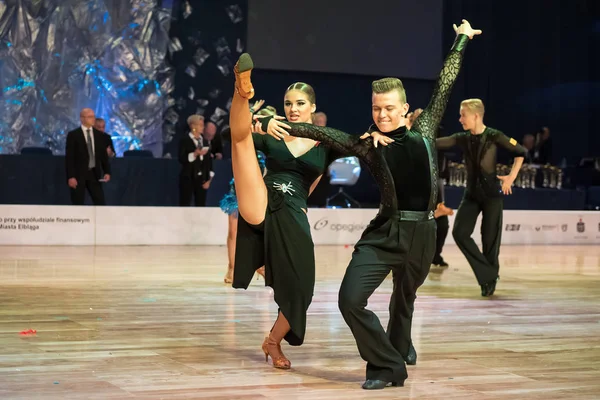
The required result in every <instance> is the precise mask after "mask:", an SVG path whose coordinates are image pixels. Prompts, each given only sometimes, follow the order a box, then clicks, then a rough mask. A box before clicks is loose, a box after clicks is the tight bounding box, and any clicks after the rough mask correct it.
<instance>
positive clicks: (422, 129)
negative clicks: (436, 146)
mask: <svg viewBox="0 0 600 400" xmlns="http://www.w3.org/2000/svg"><path fill="white" fill-rule="evenodd" d="M468 42H469V37H468V36H467V35H462V34H461V35H458V36H457V37H456V40H455V41H454V45H452V49H450V53H449V54H448V56H447V57H446V61H444V67H443V68H442V72H441V73H440V76H439V78H438V80H437V82H436V84H435V86H434V88H433V94H432V96H431V100H430V102H429V104H428V105H427V107H426V108H425V109H424V110H423V112H422V113H421V115H419V116H418V117H417V119H416V120H415V122H414V124H413V127H412V129H411V130H413V131H417V132H419V133H421V135H423V136H425V137H427V138H429V139H430V140H435V137H436V132H437V129H438V126H439V125H440V121H441V120H442V116H443V115H444V112H445V111H446V105H447V104H448V99H449V98H450V92H451V91H452V86H454V82H455V81H456V78H457V77H458V73H459V71H460V67H461V65H462V59H463V54H464V52H465V49H466V47H467V43H468Z"/></svg>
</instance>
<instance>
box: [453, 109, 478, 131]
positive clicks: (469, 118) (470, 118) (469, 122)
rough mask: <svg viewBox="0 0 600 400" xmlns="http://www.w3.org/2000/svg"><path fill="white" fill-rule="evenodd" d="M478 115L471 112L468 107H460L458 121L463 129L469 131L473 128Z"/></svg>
mask: <svg viewBox="0 0 600 400" xmlns="http://www.w3.org/2000/svg"><path fill="white" fill-rule="evenodd" d="M478 117H479V114H477V113H474V112H472V111H471V110H469V109H468V108H465V107H461V108H460V118H459V119H458V122H460V124H461V125H462V128H463V129H464V130H465V131H470V130H473V129H475V126H476V122H477V119H478Z"/></svg>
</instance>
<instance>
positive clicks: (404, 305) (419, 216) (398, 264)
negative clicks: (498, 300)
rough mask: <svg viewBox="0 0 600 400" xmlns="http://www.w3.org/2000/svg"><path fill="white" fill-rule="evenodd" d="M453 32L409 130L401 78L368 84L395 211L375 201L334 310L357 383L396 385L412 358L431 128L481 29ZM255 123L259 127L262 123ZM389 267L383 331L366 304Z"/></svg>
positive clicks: (429, 238)
mask: <svg viewBox="0 0 600 400" xmlns="http://www.w3.org/2000/svg"><path fill="white" fill-rule="evenodd" d="M454 30H455V31H456V33H457V38H456V41H455V42H454V45H453V46H452V49H451V50H450V54H449V55H448V57H447V58H446V61H445V62H444V67H443V68H442V72H441V74H440V77H439V79H438V81H437V83H436V85H435V87H434V91H433V95H432V98H431V101H430V103H429V105H428V106H427V108H425V110H424V111H423V113H422V114H421V115H420V116H419V118H417V119H416V120H415V123H414V125H413V127H412V129H410V130H407V129H406V119H405V118H406V113H407V111H408V108H409V105H408V103H407V102H406V93H405V91H404V86H403V85H402V82H401V81H400V80H399V79H397V78H383V79H380V80H377V81H375V82H373V84H372V89H373V96H372V102H373V106H372V114H373V121H374V122H375V125H374V126H372V127H371V129H370V131H372V133H371V136H372V137H373V141H374V145H375V146H377V144H378V143H379V144H382V145H384V146H386V147H384V148H382V149H381V150H382V154H383V156H384V158H385V161H386V164H387V165H388V167H389V170H390V171H391V174H392V177H393V182H394V185H393V186H394V187H395V191H396V199H395V200H397V202H396V203H397V210H400V211H396V212H394V213H393V214H392V215H390V214H389V213H388V212H387V211H388V209H389V208H387V207H385V206H383V205H382V206H381V207H380V212H379V214H377V216H376V217H375V219H373V221H371V223H370V224H369V226H368V227H367V229H366V230H365V231H364V232H363V235H362V237H361V239H360V240H359V241H358V243H357V244H356V246H355V249H354V253H353V254H352V261H351V262H350V265H349V266H348V269H347V270H346V274H345V276H344V280H343V281H342V286H341V288H340V293H339V307H340V311H341V312H342V315H343V317H344V319H345V320H346V323H347V324H348V326H349V327H350V329H351V330H352V333H353V335H354V338H355V339H356V344H357V346H358V350H359V352H360V355H361V357H362V358H363V359H364V360H365V361H367V371H366V372H367V373H366V375H367V379H366V381H365V383H364V384H363V386H362V387H363V389H383V388H385V387H386V386H388V385H390V384H391V385H392V386H402V385H403V384H404V380H405V379H406V378H407V372H406V366H405V364H404V363H405V360H406V361H409V362H410V363H411V364H412V363H414V362H416V353H415V352H414V348H413V347H412V343H411V333H410V332H411V322H412V315H413V310H414V302H415V299H416V291H417V289H418V288H419V286H421V284H423V282H424V280H425V278H426V277H427V274H428V273H429V268H430V267H431V261H432V259H433V255H434V252H435V231H436V224H435V221H434V220H433V218H434V210H435V208H436V203H437V185H438V177H437V175H438V173H437V162H436V161H437V160H436V153H435V139H436V133H437V130H438V127H439V124H440V120H441V118H442V115H443V114H444V111H445V109H446V104H447V102H448V98H449V97H450V91H451V89H452V86H453V85H454V81H455V80H456V78H457V76H458V72H459V70H460V66H461V64H462V59H463V53H464V51H465V48H466V45H467V43H468V41H469V39H471V38H473V36H474V35H479V34H481V31H480V30H474V29H472V28H471V25H470V24H469V22H468V21H466V20H463V23H462V24H461V26H460V27H456V25H454ZM263 123H266V122H263ZM267 126H268V128H267V131H266V132H267V133H268V134H270V135H272V136H275V137H278V138H282V137H284V136H285V135H286V134H288V130H289V134H291V135H293V136H299V137H308V138H311V139H313V140H319V141H321V142H323V144H325V145H328V146H333V148H334V149H336V150H337V148H336V146H335V145H342V146H343V143H342V142H346V143H349V145H348V146H347V149H348V150H349V151H352V150H353V149H354V148H353V147H352V146H353V141H352V140H351V139H348V138H349V137H351V135H348V134H344V133H343V132H340V131H336V130H335V129H331V128H326V127H317V126H314V125H310V124H294V123H289V122H286V123H284V122H282V121H277V120H276V119H271V120H270V121H269V122H268V124H267ZM258 129H260V130H262V124H261V127H259V128H258ZM376 131H379V132H383V133H385V134H386V135H387V136H386V135H382V134H380V133H379V132H376ZM367 136H368V134H366V135H363V137H367ZM355 148H358V146H355ZM355 153H356V154H349V155H356V156H358V157H364V156H365V153H362V154H361V152H360V151H355ZM371 172H372V173H375V174H378V173H383V171H371ZM379 189H380V191H381V192H382V200H384V199H387V196H384V192H386V191H387V189H388V188H387V187H380V188H379ZM390 271H394V277H393V282H394V289H393V293H392V298H391V300H390V321H389V324H388V329H387V333H386V331H384V329H383V327H382V326H381V323H380V322H379V319H378V318H377V316H376V315H375V314H374V313H373V312H372V311H370V310H367V309H365V307H366V305H367V301H368V299H369V297H370V296H371V294H372V293H373V292H374V291H375V289H377V287H379V285H381V282H383V280H384V279H385V278H386V276H387V275H388V274H389V272H390ZM411 359H412V360H414V362H413V361H412V360H411Z"/></svg>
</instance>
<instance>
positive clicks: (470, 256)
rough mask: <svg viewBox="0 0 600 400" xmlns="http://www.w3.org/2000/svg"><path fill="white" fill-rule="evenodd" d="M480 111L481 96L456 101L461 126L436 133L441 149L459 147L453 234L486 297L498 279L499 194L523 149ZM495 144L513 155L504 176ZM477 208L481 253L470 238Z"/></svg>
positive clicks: (507, 185) (507, 187) (508, 184)
mask: <svg viewBox="0 0 600 400" xmlns="http://www.w3.org/2000/svg"><path fill="white" fill-rule="evenodd" d="M484 113H485V108H484V105H483V102H482V101H481V100H480V99H468V100H464V101H463V102H462V103H461V104H460V119H459V121H460V123H461V125H462V127H463V129H464V130H465V131H464V132H459V133H455V134H453V135H452V136H448V137H444V138H439V139H437V141H436V143H437V147H438V149H440V150H444V149H449V148H451V147H452V146H455V145H458V146H460V147H461V148H462V150H463V152H464V156H465V164H466V168H467V188H466V190H465V194H464V197H463V200H462V202H461V203H460V206H459V207H458V211H457V213H456V219H455V220H454V227H453V229H452V236H453V237H454V241H455V242H456V244H457V245H458V247H459V248H460V250H461V251H462V253H463V254H464V255H465V257H466V258H467V260H468V261H469V264H470V265H471V268H472V269H473V272H474V273H475V276H476V278H477V281H478V282H479V285H480V286H481V295H482V296H486V297H487V296H491V295H493V294H494V291H495V290H496V282H497V281H498V279H499V275H498V272H499V270H500V263H499V261H498V255H499V253H500V240H501V237H502V209H503V203H504V199H503V193H504V194H511V193H512V190H511V185H512V184H513V182H514V180H515V178H516V177H517V174H518V173H519V169H521V165H523V160H524V157H525V155H526V154H527V149H525V148H524V147H523V146H521V145H520V144H518V143H517V141H516V140H515V139H512V138H508V137H507V136H506V135H504V134H503V133H502V132H500V131H499V130H497V129H494V128H490V127H487V126H485V124H484V123H483V116H484ZM498 146H502V147H504V148H505V149H507V150H509V151H510V152H512V153H515V154H517V157H515V160H514V163H513V166H512V169H511V171H510V174H509V175H506V176H497V175H496V174H497V172H496V151H497V147H498ZM500 182H501V183H502V185H500ZM480 212H481V213H483V217H482V220H481V241H482V248H483V252H481V251H479V249H478V248H477V245H476V244H475V241H474V240H473V238H472V237H471V234H472V233H473V229H474V228H475V223H476V222H477V216H478V215H479V213H480Z"/></svg>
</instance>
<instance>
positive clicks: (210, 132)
mask: <svg viewBox="0 0 600 400" xmlns="http://www.w3.org/2000/svg"><path fill="white" fill-rule="evenodd" d="M216 134H217V125H215V124H213V123H212V122H208V123H207V124H206V126H205V127H204V137H205V138H206V139H207V140H213V139H214V138H215V135H216Z"/></svg>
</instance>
